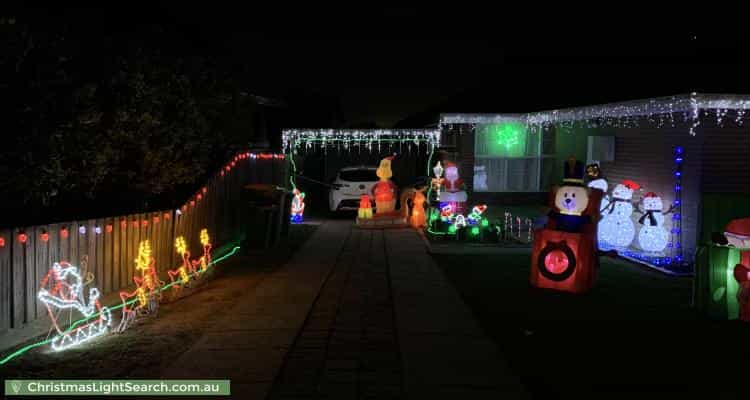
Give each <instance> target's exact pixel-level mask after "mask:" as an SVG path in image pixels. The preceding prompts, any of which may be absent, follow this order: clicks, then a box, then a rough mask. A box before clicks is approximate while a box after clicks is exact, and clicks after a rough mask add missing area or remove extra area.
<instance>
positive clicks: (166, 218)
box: [164, 213, 169, 221]
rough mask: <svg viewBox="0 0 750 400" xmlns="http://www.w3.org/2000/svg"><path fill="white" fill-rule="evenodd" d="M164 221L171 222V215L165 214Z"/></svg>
mask: <svg viewBox="0 0 750 400" xmlns="http://www.w3.org/2000/svg"><path fill="white" fill-rule="evenodd" d="M164 220H165V221H167V220H169V213H164Z"/></svg>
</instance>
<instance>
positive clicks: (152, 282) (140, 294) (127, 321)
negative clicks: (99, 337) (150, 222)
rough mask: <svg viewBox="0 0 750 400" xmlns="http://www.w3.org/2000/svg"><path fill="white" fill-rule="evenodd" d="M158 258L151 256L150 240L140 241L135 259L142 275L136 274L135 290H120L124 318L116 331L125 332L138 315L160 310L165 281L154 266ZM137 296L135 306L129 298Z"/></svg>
mask: <svg viewBox="0 0 750 400" xmlns="http://www.w3.org/2000/svg"><path fill="white" fill-rule="evenodd" d="M155 263H156V260H154V258H153V257H151V245H150V243H149V241H148V240H144V241H142V242H140V244H139V245H138V257H137V258H136V259H135V270H136V273H140V274H141V276H134V277H133V282H135V286H136V289H135V291H133V292H126V291H124V292H120V299H121V300H122V303H123V306H122V319H121V320H120V324H119V325H118V326H117V329H115V331H116V332H124V331H125V330H126V329H128V327H129V326H131V325H132V324H133V323H134V322H135V320H136V316H138V315H149V314H150V315H155V314H156V313H157V311H158V310H159V302H160V301H161V287H162V286H164V282H162V281H161V280H160V279H159V276H158V275H157V273H156V268H155V267H154V265H155ZM130 298H135V299H136V303H135V306H134V307H130V306H129V305H128V299H130Z"/></svg>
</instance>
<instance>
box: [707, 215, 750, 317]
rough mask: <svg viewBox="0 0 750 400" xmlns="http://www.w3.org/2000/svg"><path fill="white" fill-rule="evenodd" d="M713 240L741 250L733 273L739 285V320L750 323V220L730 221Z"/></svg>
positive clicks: (713, 236)
mask: <svg viewBox="0 0 750 400" xmlns="http://www.w3.org/2000/svg"><path fill="white" fill-rule="evenodd" d="M712 240H713V241H714V242H715V243H716V244H719V245H723V246H729V247H734V248H737V249H739V250H740V260H739V261H740V262H739V263H738V264H736V265H735V266H734V270H733V271H732V272H733V275H734V279H735V280H737V283H738V284H739V287H738V288H737V302H738V303H739V319H740V320H742V321H746V322H750V218H738V219H734V220H732V221H730V222H729V224H727V226H726V227H725V228H724V232H723V233H714V234H713V235H712Z"/></svg>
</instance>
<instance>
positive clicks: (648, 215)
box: [638, 192, 673, 253]
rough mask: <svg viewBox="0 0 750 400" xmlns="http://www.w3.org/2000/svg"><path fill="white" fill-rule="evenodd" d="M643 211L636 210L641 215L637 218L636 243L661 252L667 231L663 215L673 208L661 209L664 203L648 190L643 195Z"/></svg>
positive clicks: (666, 238) (667, 239)
mask: <svg viewBox="0 0 750 400" xmlns="http://www.w3.org/2000/svg"><path fill="white" fill-rule="evenodd" d="M642 201H643V211H641V210H640V207H639V209H638V212H639V213H641V214H643V216H642V217H641V218H640V219H638V223H639V224H641V225H642V226H641V229H640V230H639V231H638V245H639V246H640V247H641V249H643V250H645V251H650V252H655V253H658V252H662V251H664V248H665V247H667V242H668V241H669V232H667V230H666V229H665V228H664V215H665V214H669V213H671V212H672V210H673V208H670V209H669V210H667V211H662V208H663V207H664V203H663V202H662V200H661V197H659V196H658V195H657V194H656V193H654V192H648V193H646V194H645V195H644V196H643V199H642Z"/></svg>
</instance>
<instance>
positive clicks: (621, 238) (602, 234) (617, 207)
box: [599, 179, 640, 248]
mask: <svg viewBox="0 0 750 400" xmlns="http://www.w3.org/2000/svg"><path fill="white" fill-rule="evenodd" d="M639 188H640V185H638V184H637V183H635V182H633V181H631V180H628V179H626V180H624V181H623V182H622V183H619V184H617V186H615V188H614V189H613V190H612V199H611V201H610V203H609V205H608V206H607V208H605V209H604V210H602V220H601V221H600V222H599V241H600V242H602V243H604V244H607V245H609V246H613V247H618V248H625V247H628V246H630V244H631V243H633V239H634V238H635V225H634V224H633V220H632V219H631V217H632V215H633V205H632V204H631V203H630V200H631V199H632V198H633V191H634V190H638V189H639Z"/></svg>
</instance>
